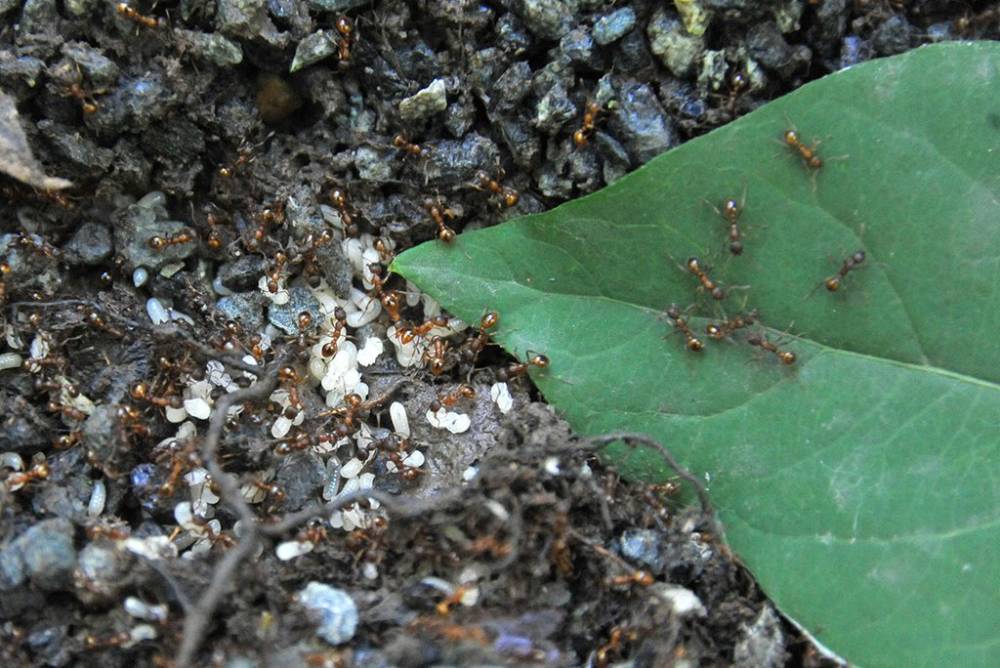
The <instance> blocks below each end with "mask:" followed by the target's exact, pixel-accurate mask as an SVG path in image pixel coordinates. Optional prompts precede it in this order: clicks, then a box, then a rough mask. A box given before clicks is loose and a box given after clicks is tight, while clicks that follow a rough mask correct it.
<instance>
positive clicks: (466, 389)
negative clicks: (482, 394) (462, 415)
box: [430, 383, 476, 413]
mask: <svg viewBox="0 0 1000 668" xmlns="http://www.w3.org/2000/svg"><path fill="white" fill-rule="evenodd" d="M475 398H476V389H475V388H474V387H472V386H471V385H468V384H466V383H463V384H461V385H459V386H458V388H456V389H455V390H452V391H451V392H449V393H448V394H443V395H438V398H437V399H435V400H434V401H432V402H431V405H430V410H431V411H432V412H434V413H437V412H438V411H439V410H441V407H442V406H448V407H449V408H450V407H452V406H454V405H455V404H457V403H458V402H459V401H461V400H462V399H475Z"/></svg>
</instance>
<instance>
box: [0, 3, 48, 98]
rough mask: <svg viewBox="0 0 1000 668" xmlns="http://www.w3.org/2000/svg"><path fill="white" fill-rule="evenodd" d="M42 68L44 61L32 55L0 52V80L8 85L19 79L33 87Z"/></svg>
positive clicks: (36, 83) (0, 13)
mask: <svg viewBox="0 0 1000 668" xmlns="http://www.w3.org/2000/svg"><path fill="white" fill-rule="evenodd" d="M15 2H17V0H15ZM0 3H2V0H0ZM0 9H2V7H0ZM0 15H2V12H0ZM44 69H45V61H43V60H41V59H39V58H35V57H33V56H21V57H19V58H13V57H11V54H9V53H0V82H3V83H5V84H7V85H8V86H9V85H10V84H11V83H12V82H13V81H18V80H19V81H23V82H24V83H26V84H28V86H30V87H31V88H34V87H35V86H37V85H38V78H39V75H41V73H42V70H44Z"/></svg>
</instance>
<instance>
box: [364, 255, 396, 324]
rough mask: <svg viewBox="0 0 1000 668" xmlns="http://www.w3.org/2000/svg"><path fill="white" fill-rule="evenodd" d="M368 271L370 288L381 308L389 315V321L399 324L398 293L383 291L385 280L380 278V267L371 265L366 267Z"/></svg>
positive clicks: (375, 264)
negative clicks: (369, 273)
mask: <svg viewBox="0 0 1000 668" xmlns="http://www.w3.org/2000/svg"><path fill="white" fill-rule="evenodd" d="M368 269H369V271H370V272H371V275H372V277H371V279H370V281H371V284H372V287H373V289H374V291H375V294H376V295H377V296H378V300H379V302H381V304H382V308H384V309H385V311H386V313H388V314H389V319H390V320H392V321H393V322H399V321H400V319H401V318H402V316H401V315H400V314H399V309H401V308H402V307H403V299H402V297H400V295H399V292H397V291H396V290H386V289H385V280H384V279H383V278H382V271H383V270H382V265H380V264H378V263H373V264H370V265H368Z"/></svg>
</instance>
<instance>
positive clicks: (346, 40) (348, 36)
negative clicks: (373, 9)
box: [336, 16, 357, 69]
mask: <svg viewBox="0 0 1000 668" xmlns="http://www.w3.org/2000/svg"><path fill="white" fill-rule="evenodd" d="M336 28H337V32H339V33H340V41H338V42H337V58H339V59H340V64H339V67H340V68H341V69H346V68H347V66H348V65H350V64H351V46H352V45H353V44H354V42H355V41H356V40H357V36H356V35H355V34H354V21H352V20H351V19H350V18H348V17H346V16H341V17H340V18H338V19H337V23H336Z"/></svg>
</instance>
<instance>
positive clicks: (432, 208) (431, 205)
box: [424, 199, 455, 244]
mask: <svg viewBox="0 0 1000 668" xmlns="http://www.w3.org/2000/svg"><path fill="white" fill-rule="evenodd" d="M424 209H426V210H427V215H429V216H430V217H431V220H433V221H434V224H435V225H437V227H438V239H440V240H441V241H443V242H444V243H446V244H450V243H451V242H453V241H454V240H455V230H453V229H451V228H450V227H448V225H447V224H446V223H445V222H444V219H445V217H447V218H450V219H451V218H454V217H455V213H454V212H453V211H452V210H451V209H447V208H441V206H440V205H439V204H438V203H437V202H435V201H434V200H432V199H428V200H426V201H424Z"/></svg>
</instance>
